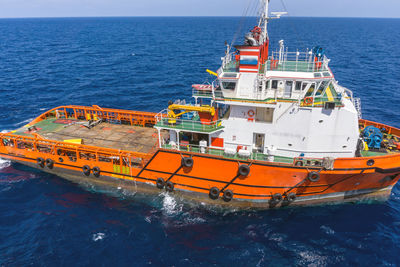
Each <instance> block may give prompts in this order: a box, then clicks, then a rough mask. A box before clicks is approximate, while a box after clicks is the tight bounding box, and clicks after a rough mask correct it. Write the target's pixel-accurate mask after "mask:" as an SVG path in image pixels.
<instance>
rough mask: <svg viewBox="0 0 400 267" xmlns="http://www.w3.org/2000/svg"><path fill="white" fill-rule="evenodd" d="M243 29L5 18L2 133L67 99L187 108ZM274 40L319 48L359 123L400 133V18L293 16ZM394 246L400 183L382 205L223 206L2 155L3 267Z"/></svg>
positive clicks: (364, 252)
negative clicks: (79, 177) (176, 102)
mask: <svg viewBox="0 0 400 267" xmlns="http://www.w3.org/2000/svg"><path fill="white" fill-rule="evenodd" d="M240 21H241V19H240V18H227V17H224V18H211V17H209V18H189V17H188V18H74V19H3V20H0V93H1V101H0V130H11V129H14V128H16V127H19V126H22V125H24V124H26V123H27V122H28V121H30V120H31V119H33V118H35V117H36V116H38V115H39V114H41V113H42V112H44V110H46V109H50V108H53V107H55V106H59V105H65V104H77V105H93V104H96V105H99V106H102V107H114V108H123V109H133V110H146V111H159V110H161V109H163V108H165V106H166V105H167V103H168V101H169V100H171V99H176V98H186V99H189V98H190V95H191V88H190V85H191V84H192V83H201V82H203V81H204V80H206V79H210V78H209V77H208V74H206V73H205V69H206V68H209V69H214V70H215V69H217V68H218V66H219V64H220V57H221V56H223V54H224V49H225V47H224V42H225V41H228V42H230V41H231V40H232V37H233V36H234V35H235V33H236V31H237V29H238V25H239V24H240ZM254 21H255V20H254V19H249V20H247V21H246V22H245V23H244V26H243V27H242V32H243V30H248V29H250V26H251V25H252V23H253V22H254ZM270 36H271V45H272V48H273V49H275V48H276V47H277V43H278V41H279V40H280V39H285V41H286V45H287V46H288V47H289V49H291V50H296V49H297V48H299V49H301V50H305V49H306V48H312V47H314V46H315V45H321V46H323V47H324V48H325V49H326V52H327V55H328V56H329V57H330V58H331V59H332V62H331V68H332V69H333V71H334V73H335V74H336V78H337V79H338V80H339V82H340V83H341V84H342V85H344V86H346V87H348V88H350V89H351V90H353V91H354V93H355V95H356V96H358V97H361V99H362V102H363V116H364V118H366V119H370V120H375V121H380V122H384V123H387V124H390V125H393V126H397V127H400V121H399V110H400V102H399V101H398V99H400V90H399V87H400V86H399V80H400V71H399V65H400V20H396V19H322V18H313V19H310V18H285V19H281V20H280V21H273V22H272V24H271V29H270ZM237 40H238V41H241V38H240V37H239V38H238V39H237ZM399 249H400V186H399V185H397V186H396V187H395V188H394V190H393V193H392V196H391V198H390V200H389V201H388V202H386V203H381V204H378V203H373V204H368V205H366V204H359V205H352V204H345V205H334V206H321V207H310V208H294V209H292V208H289V209H281V210H269V211H234V210H228V211H226V210H220V209H216V208H213V207H209V206H205V205H201V204H194V203H188V202H185V201H184V200H181V199H178V198H175V197H174V196H173V195H168V194H165V193H164V194H160V195H158V196H144V195H140V194H137V195H121V194H119V193H116V192H99V191H98V190H96V189H92V188H82V187H80V186H77V185H75V184H73V183H70V182H68V181H65V180H63V179H61V178H58V177H56V176H52V175H49V174H45V173H42V172H40V171H37V170H33V169H30V168H28V167H25V166H22V165H19V164H11V163H10V162H8V161H4V160H0V266H26V265H33V266H40V265H44V266H54V265H58V266H71V265H78V266H110V265H114V266H127V265H128V266H143V265H161V266H190V265H193V266H210V265H216V266H222V265H223V266H271V265H273V266H276V265H278V266H279V265H296V266H331V265H342V266H350V265H352V266H353V265H358V266H371V265H380V266H381V265H383V266H396V265H400V257H399V254H398V251H399Z"/></svg>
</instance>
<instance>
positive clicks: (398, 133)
mask: <svg viewBox="0 0 400 267" xmlns="http://www.w3.org/2000/svg"><path fill="white" fill-rule="evenodd" d="M359 123H360V125H362V126H363V127H364V128H365V127H366V126H374V127H377V128H379V129H382V128H385V129H386V131H387V133H388V134H391V135H395V136H397V137H400V129H398V128H395V127H392V126H389V125H385V124H382V123H378V122H374V121H368V120H363V119H361V120H359Z"/></svg>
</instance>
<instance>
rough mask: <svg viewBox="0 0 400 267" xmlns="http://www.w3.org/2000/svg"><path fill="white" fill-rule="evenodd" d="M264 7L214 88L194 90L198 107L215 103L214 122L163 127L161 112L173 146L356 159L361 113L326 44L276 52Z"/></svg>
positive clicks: (265, 155)
mask: <svg viewBox="0 0 400 267" xmlns="http://www.w3.org/2000/svg"><path fill="white" fill-rule="evenodd" d="M263 4H264V7H265V8H264V12H263V14H262V16H261V18H260V21H259V24H258V26H256V27H254V29H252V30H251V31H250V32H249V33H248V34H247V35H246V36H245V42H244V44H243V45H238V46H235V52H230V51H231V47H229V46H228V49H227V53H226V56H225V57H224V58H223V59H222V66H221V68H220V69H219V70H218V71H217V73H215V75H216V76H217V79H216V80H215V81H214V82H213V83H212V84H211V85H203V86H201V85H196V86H194V90H193V96H194V98H195V100H196V104H195V106H201V105H203V106H204V103H208V104H209V105H210V106H211V107H214V108H215V109H216V111H217V112H216V113H217V115H218V116H212V118H211V117H210V119H209V120H208V121H207V120H204V114H203V116H200V117H202V118H203V119H202V120H198V121H199V122H200V123H201V124H203V128H202V129H203V130H201V129H200V130H199V128H196V126H195V125H193V126H192V129H190V127H184V125H190V122H191V123H192V124H194V122H193V121H194V120H196V116H197V115H199V114H200V115H201V113H199V114H197V115H196V114H195V115H193V117H189V118H185V119H183V118H178V119H181V120H182V121H181V123H179V121H178V123H177V124H168V123H162V122H163V119H162V117H163V116H162V114H160V116H159V118H160V120H159V121H160V122H161V123H160V124H158V125H157V128H158V129H159V130H161V129H168V130H169V131H170V132H171V135H170V136H171V138H170V140H165V144H166V145H169V144H171V143H172V144H173V145H175V148H176V149H181V145H180V143H181V141H182V140H181V139H182V137H185V138H186V140H187V141H186V142H187V143H188V144H187V146H188V147H189V146H196V145H198V142H200V141H203V143H202V147H203V150H202V151H206V150H205V149H204V146H205V144H204V141H207V148H208V149H214V150H219V151H220V153H221V155H225V156H239V157H252V158H254V159H262V160H273V158H274V157H286V158H296V157H300V158H301V157H304V158H326V157H330V158H339V157H341V158H343V157H354V156H355V152H356V150H357V144H358V141H359V128H358V127H359V126H358V119H359V114H361V111H360V108H359V107H358V105H356V104H355V103H357V102H356V101H355V100H354V99H353V94H352V92H351V91H350V90H348V89H346V88H344V87H342V86H340V85H338V83H337V81H336V80H335V78H334V75H333V74H332V71H331V70H330V68H329V66H328V65H329V61H330V60H329V59H328V58H327V57H326V56H325V55H324V51H323V49H322V48H320V47H315V48H314V49H313V50H310V51H305V52H302V53H301V52H298V51H296V52H288V50H287V49H286V47H285V44H284V41H283V40H281V41H280V42H279V50H278V51H276V52H270V51H269V38H268V31H267V24H268V21H269V20H270V19H272V18H271V17H270V16H269V15H268V5H269V0H264V1H263ZM273 15H275V16H276V17H280V16H281V15H283V13H279V12H276V13H273ZM356 107H358V108H356ZM183 113H186V112H183ZM185 123H186V124H185ZM188 123H189V124H188ZM204 123H205V125H206V126H207V127H206V128H204ZM165 144H160V145H161V146H162V145H165ZM185 144H186V143H185ZM260 155H261V156H260Z"/></svg>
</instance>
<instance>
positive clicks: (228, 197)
mask: <svg viewBox="0 0 400 267" xmlns="http://www.w3.org/2000/svg"><path fill="white" fill-rule="evenodd" d="M222 198H223V200H224V201H225V202H229V201H231V200H232V199H233V192H232V191H231V190H226V191H224V195H223V196H222Z"/></svg>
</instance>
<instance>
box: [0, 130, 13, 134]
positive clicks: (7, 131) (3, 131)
mask: <svg viewBox="0 0 400 267" xmlns="http://www.w3.org/2000/svg"><path fill="white" fill-rule="evenodd" d="M9 132H11V130H2V131H1V133H9Z"/></svg>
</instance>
